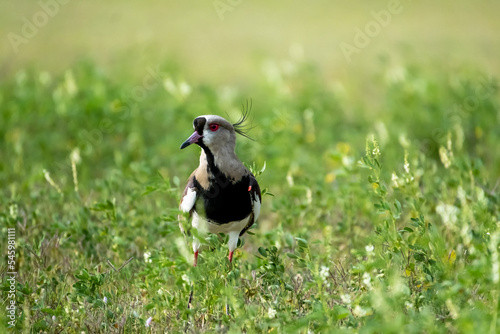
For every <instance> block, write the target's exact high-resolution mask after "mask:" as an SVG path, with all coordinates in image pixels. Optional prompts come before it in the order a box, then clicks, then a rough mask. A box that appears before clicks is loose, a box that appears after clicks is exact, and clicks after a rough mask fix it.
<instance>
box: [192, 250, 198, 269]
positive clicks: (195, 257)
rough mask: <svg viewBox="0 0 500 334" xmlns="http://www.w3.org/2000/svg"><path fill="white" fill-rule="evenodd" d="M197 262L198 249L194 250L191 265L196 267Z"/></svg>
mask: <svg viewBox="0 0 500 334" xmlns="http://www.w3.org/2000/svg"><path fill="white" fill-rule="evenodd" d="M197 264H198V251H196V252H194V263H193V267H196V265H197Z"/></svg>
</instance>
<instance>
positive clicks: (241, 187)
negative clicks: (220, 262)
mask: <svg viewBox="0 0 500 334" xmlns="http://www.w3.org/2000/svg"><path fill="white" fill-rule="evenodd" d="M247 116H248V113H244V114H243V115H242V117H241V118H240V120H239V121H238V122H236V123H234V124H232V123H231V122H229V121H227V120H226V119H224V118H223V117H221V116H218V115H202V116H198V117H196V118H195V119H194V121H193V128H194V132H193V134H192V135H191V136H190V137H189V138H188V139H187V140H186V141H184V142H183V143H182V145H181V146H180V149H184V148H186V147H188V146H190V145H192V144H196V145H198V146H199V147H201V154H200V164H199V166H198V168H196V169H195V170H194V171H193V172H192V173H191V175H190V177H189V179H188V181H187V184H186V187H185V189H184V192H183V194H182V198H181V201H180V205H179V208H180V210H181V211H182V212H185V213H189V216H190V218H191V226H192V227H193V228H195V229H197V230H198V231H203V232H210V233H215V234H219V233H224V234H226V235H228V237H229V238H228V242H227V245H228V248H229V255H228V259H229V262H230V263H232V260H233V253H234V250H235V249H236V247H237V245H238V240H239V238H240V237H242V236H243V235H244V234H245V232H246V231H247V230H248V229H249V228H250V227H251V226H252V225H253V224H254V223H255V221H256V220H257V218H258V217H259V214H260V209H261V202H262V196H261V191H260V187H259V183H258V182H257V180H256V178H255V176H254V175H253V174H252V173H251V172H250V171H249V169H248V168H247V167H246V166H245V165H244V164H243V163H242V162H241V161H240V160H239V158H238V156H237V155H236V153H235V147H236V134H240V135H242V136H244V137H247V138H250V137H248V135H247V134H246V133H245V131H244V128H243V124H244V122H245V121H246V119H247ZM250 139H251V138H250ZM179 225H180V227H181V230H183V228H182V224H180V223H179ZM183 232H184V231H183ZM192 246H193V252H194V261H193V266H195V267H196V266H197V263H198V253H199V250H200V246H201V245H200V242H199V241H198V239H197V238H195V237H193V244H192Z"/></svg>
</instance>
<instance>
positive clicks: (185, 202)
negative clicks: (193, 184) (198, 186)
mask: <svg viewBox="0 0 500 334" xmlns="http://www.w3.org/2000/svg"><path fill="white" fill-rule="evenodd" d="M195 202H196V190H194V188H188V190H187V193H186V195H185V196H184V197H183V198H182V202H181V210H182V211H184V212H189V211H191V209H192V208H193V207H194V203H195Z"/></svg>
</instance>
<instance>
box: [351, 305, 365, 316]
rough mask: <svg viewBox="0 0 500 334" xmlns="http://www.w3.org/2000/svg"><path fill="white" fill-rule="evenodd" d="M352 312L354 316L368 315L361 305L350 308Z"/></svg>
mask: <svg viewBox="0 0 500 334" xmlns="http://www.w3.org/2000/svg"><path fill="white" fill-rule="evenodd" d="M352 314H353V315H354V316H355V317H364V316H366V315H368V311H367V310H365V309H364V308H362V307H361V306H359V305H356V307H355V308H354V309H353V310H352Z"/></svg>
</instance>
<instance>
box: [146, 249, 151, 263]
mask: <svg viewBox="0 0 500 334" xmlns="http://www.w3.org/2000/svg"><path fill="white" fill-rule="evenodd" d="M144 262H146V263H151V262H152V260H151V252H149V251H148V252H144Z"/></svg>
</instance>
